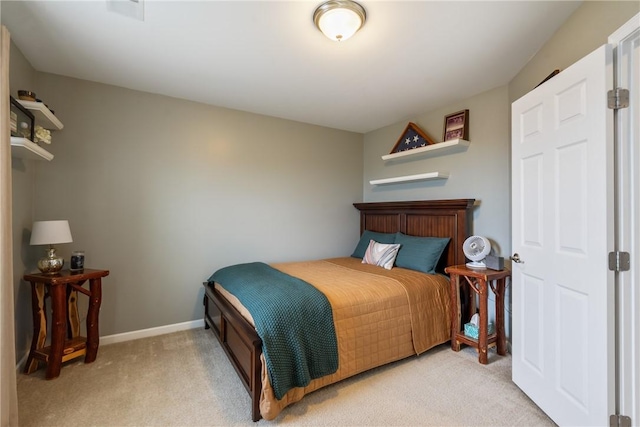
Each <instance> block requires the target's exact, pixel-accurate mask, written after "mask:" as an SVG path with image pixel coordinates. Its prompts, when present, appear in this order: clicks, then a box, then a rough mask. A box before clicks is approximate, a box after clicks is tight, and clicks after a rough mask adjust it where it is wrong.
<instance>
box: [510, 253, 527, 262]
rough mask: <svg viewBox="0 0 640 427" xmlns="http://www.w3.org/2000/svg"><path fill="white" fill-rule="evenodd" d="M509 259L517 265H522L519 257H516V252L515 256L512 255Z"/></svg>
mask: <svg viewBox="0 0 640 427" xmlns="http://www.w3.org/2000/svg"><path fill="white" fill-rule="evenodd" d="M509 258H510V259H511V261H513V262H516V263H518V264H524V261H521V260H520V255H518V253H517V252H516V253H515V254H513V255H512V256H510V257H509Z"/></svg>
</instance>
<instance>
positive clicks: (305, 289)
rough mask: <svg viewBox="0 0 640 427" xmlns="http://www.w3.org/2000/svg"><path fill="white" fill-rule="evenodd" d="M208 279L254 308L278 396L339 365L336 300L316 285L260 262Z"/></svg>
mask: <svg viewBox="0 0 640 427" xmlns="http://www.w3.org/2000/svg"><path fill="white" fill-rule="evenodd" d="M208 281H209V283H213V282H217V283H219V284H220V285H222V287H224V289H225V290H227V291H229V292H230V293H232V294H233V295H234V296H235V297H236V298H238V300H240V302H241V303H242V305H244V306H245V307H246V309H247V310H249V313H251V316H252V317H253V321H254V324H255V328H256V331H257V333H258V336H259V337H260V339H262V353H263V354H264V358H265V361H266V363H267V368H268V372H269V379H270V380H271V386H272V387H273V391H274V394H275V396H276V399H278V400H279V399H281V398H282V397H283V396H284V395H285V393H286V392H287V391H288V390H290V389H291V388H294V387H305V386H307V385H308V384H309V382H311V380H312V379H314V378H319V377H322V376H325V375H328V374H332V373H334V372H336V371H337V370H338V343H337V339H336V331H335V327H334V324H333V312H332V310H331V305H330V304H329V300H327V297H326V296H325V295H324V294H323V293H322V292H320V291H319V290H317V289H316V288H314V287H313V286H312V285H310V284H309V283H307V282H305V281H303V280H301V279H298V278H296V277H293V276H290V275H288V274H285V273H283V272H281V271H278V270H276V269H275V268H273V267H271V266H269V265H267V264H264V263H260V262H255V263H249V264H238V265H232V266H230V267H225V268H222V269H220V270H218V271H216V272H215V273H213V275H212V276H211V277H210V278H209V280H208Z"/></svg>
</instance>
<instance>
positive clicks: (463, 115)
mask: <svg viewBox="0 0 640 427" xmlns="http://www.w3.org/2000/svg"><path fill="white" fill-rule="evenodd" d="M452 139H464V140H466V141H468V140H469V110H462V111H458V112H457V113H453V114H449V115H447V116H445V117H444V132H443V135H442V140H443V141H451V140H452Z"/></svg>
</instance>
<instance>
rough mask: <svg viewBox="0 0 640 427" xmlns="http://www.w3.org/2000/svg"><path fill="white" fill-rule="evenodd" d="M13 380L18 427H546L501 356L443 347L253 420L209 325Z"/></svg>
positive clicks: (116, 347)
mask: <svg viewBox="0 0 640 427" xmlns="http://www.w3.org/2000/svg"><path fill="white" fill-rule="evenodd" d="M76 360H77V361H71V362H68V363H66V364H65V365H64V366H63V368H62V373H61V375H60V377H59V378H57V379H55V380H53V381H46V380H45V379H44V369H43V368H41V369H39V370H38V371H37V372H36V373H34V374H32V375H28V376H27V375H24V374H20V375H19V376H18V402H19V410H20V425H21V426H23V427H26V426H90V425H95V426H240V425H244V426H251V425H253V426H256V427H259V426H264V425H299V426H418V425H424V426H480V425H485V426H553V425H554V423H553V422H552V421H551V420H550V419H549V418H548V417H547V416H546V415H545V414H544V413H543V412H542V411H541V410H540V409H539V408H538V407H537V406H536V405H534V404H533V403H532V402H531V400H529V398H528V397H527V396H526V395H525V394H524V393H523V392H521V391H520V389H518V388H517V387H516V386H515V384H513V382H512V381H511V358H510V356H505V357H500V356H498V355H496V354H495V352H491V353H490V354H489V364H488V365H480V364H479V363H478V359H477V353H476V352H475V350H473V349H470V348H465V349H463V350H462V351H460V352H459V353H456V352H453V351H451V349H450V347H449V346H448V345H442V346H439V347H437V348H434V349H432V350H430V351H428V352H426V353H424V354H422V355H420V356H417V357H411V358H409V359H405V360H403V361H400V362H397V363H393V364H391V365H387V366H384V367H381V368H378V369H375V370H372V371H369V372H366V373H364V374H361V375H359V376H356V377H354V378H350V379H347V380H345V381H342V382H340V383H338V384H334V385H331V386H329V387H326V388H324V389H321V390H318V391H316V392H314V393H312V394H310V395H308V396H306V397H305V398H304V399H303V400H302V401H301V402H298V403H296V404H294V405H292V406H290V407H288V408H287V409H285V411H284V412H283V413H282V414H280V416H279V417H278V418H276V419H275V420H274V421H270V422H269V421H265V420H261V421H259V422H258V423H253V422H252V421H251V416H250V413H251V412H250V400H249V395H248V394H247V392H246V391H245V389H244V387H243V386H242V385H241V383H240V381H239V379H238V378H237V376H236V373H235V371H234V369H233V367H232V366H231V365H230V364H229V361H228V360H227V357H226V355H225V354H224V352H223V350H222V348H221V347H220V345H219V344H218V342H217V340H216V339H215V337H214V336H213V334H212V333H211V331H209V330H204V329H196V330H190V331H183V332H176V333H172V334H167V335H161V336H157V337H152V338H145V339H140V340H136V341H129V342H124V343H118V344H111V345H104V346H101V347H100V349H99V351H98V358H97V360H96V361H95V362H94V363H93V364H89V365H85V364H84V363H83V362H82V358H80V359H76Z"/></svg>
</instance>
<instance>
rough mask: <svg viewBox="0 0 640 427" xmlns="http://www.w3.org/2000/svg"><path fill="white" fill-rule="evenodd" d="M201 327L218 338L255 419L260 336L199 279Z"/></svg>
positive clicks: (258, 397)
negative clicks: (249, 401) (202, 317)
mask: <svg viewBox="0 0 640 427" xmlns="http://www.w3.org/2000/svg"><path fill="white" fill-rule="evenodd" d="M203 285H204V288H205V296H204V321H205V328H207V329H209V328H210V329H211V331H212V332H213V334H214V335H215V336H216V337H217V338H218V341H219V342H220V345H221V346H222V348H223V349H224V351H225V353H227V356H228V358H229V361H230V362H231V364H232V365H233V367H234V368H235V370H236V372H237V373H238V376H239V377H240V380H241V381H242V384H243V385H244V387H245V388H246V389H247V391H248V392H249V396H251V419H252V420H253V421H258V420H259V419H260V418H262V416H261V415H260V393H261V391H262V377H261V374H262V372H261V371H262V364H261V362H260V355H261V354H262V340H260V337H258V334H257V333H256V331H255V329H254V328H253V326H251V324H250V323H249V322H247V321H246V320H245V319H244V317H242V315H240V313H239V312H238V311H237V310H236V309H235V308H234V307H233V306H232V305H231V304H229V302H228V301H227V300H226V299H225V298H224V296H222V295H221V294H220V293H219V292H218V291H217V290H216V289H215V288H214V287H213V286H210V285H209V284H208V283H206V282H205V283H203Z"/></svg>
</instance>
